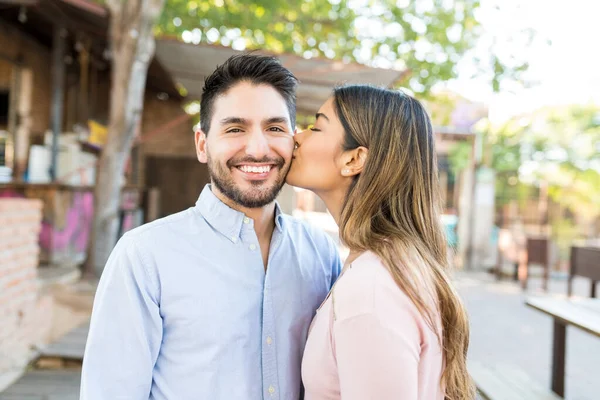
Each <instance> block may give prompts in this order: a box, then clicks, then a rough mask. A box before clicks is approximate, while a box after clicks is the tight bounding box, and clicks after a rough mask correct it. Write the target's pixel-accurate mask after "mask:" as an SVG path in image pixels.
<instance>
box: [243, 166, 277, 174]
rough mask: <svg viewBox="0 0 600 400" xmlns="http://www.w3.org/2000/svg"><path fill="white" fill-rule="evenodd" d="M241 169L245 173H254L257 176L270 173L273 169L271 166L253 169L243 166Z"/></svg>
mask: <svg viewBox="0 0 600 400" xmlns="http://www.w3.org/2000/svg"><path fill="white" fill-rule="evenodd" d="M240 169H241V170H242V171H244V172H253V173H255V174H264V173H265V172H269V171H270V170H271V167H270V166H269V165H267V166H264V167H251V166H249V165H242V166H241V167H240Z"/></svg>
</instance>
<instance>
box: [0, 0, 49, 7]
mask: <svg viewBox="0 0 600 400" xmlns="http://www.w3.org/2000/svg"><path fill="white" fill-rule="evenodd" d="M39 2H40V0H0V4H9V5H15V6H35V5H37V4H38V3H39Z"/></svg>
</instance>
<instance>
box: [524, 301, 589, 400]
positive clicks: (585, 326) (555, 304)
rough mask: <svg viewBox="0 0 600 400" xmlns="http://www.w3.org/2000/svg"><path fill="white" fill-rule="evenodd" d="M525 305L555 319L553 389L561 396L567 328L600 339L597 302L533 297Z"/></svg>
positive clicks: (562, 394) (563, 385) (563, 392)
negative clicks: (569, 327) (576, 329)
mask: <svg viewBox="0 0 600 400" xmlns="http://www.w3.org/2000/svg"><path fill="white" fill-rule="evenodd" d="M525 304H527V305H528V306H529V307H531V308H534V309H536V310H538V311H541V312H543V313H544V314H547V315H549V316H551V317H552V318H553V319H554V335H553V343H552V390H553V391H554V392H555V393H556V394H558V395H560V396H563V397H564V395H565V350H566V342H567V326H568V325H570V326H574V327H576V328H579V329H581V330H583V331H585V332H588V333H590V334H592V335H594V336H596V337H599V338H600V299H583V298H564V297H550V296H535V297H534V296H532V297H528V298H527V300H526V301H525Z"/></svg>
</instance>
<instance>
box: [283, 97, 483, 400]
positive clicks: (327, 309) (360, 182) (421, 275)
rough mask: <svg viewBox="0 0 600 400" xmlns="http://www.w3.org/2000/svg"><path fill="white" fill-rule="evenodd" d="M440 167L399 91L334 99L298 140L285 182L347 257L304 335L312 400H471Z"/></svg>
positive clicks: (424, 128) (428, 132)
mask: <svg viewBox="0 0 600 400" xmlns="http://www.w3.org/2000/svg"><path fill="white" fill-rule="evenodd" d="M436 162H437V161H436V156H435V148H434V136H433V132H432V128H431V122H430V120H429V117H428V115H427V113H426V111H425V109H424V108H423V106H422V105H421V104H420V103H419V102H418V101H417V100H415V99H413V98H412V97H410V96H408V95H406V94H403V93H401V92H398V91H391V90H386V89H378V88H374V87H369V86H346V87H341V88H338V89H336V90H335V91H334V94H333V97H332V98H330V99H329V100H328V101H327V102H326V103H325V104H324V105H323V106H322V107H321V109H320V110H319V113H317V119H316V122H315V124H314V127H312V128H311V129H310V130H309V131H305V132H302V133H300V134H298V135H297V136H296V148H295V150H294V159H293V162H292V167H291V169H290V173H289V175H288V178H287V182H288V183H289V184H291V185H294V186H298V187H302V188H306V189H309V190H311V191H313V192H314V193H316V194H317V195H318V196H319V197H320V198H321V199H322V200H323V201H324V202H325V204H326V206H327V208H328V209H329V211H330V212H331V214H332V215H333V217H334V219H335V220H336V222H337V224H338V225H339V228H340V238H341V240H342V241H343V243H344V244H345V245H346V246H348V248H349V249H350V255H349V257H348V260H347V261H346V265H345V266H344V270H343V272H342V275H341V276H340V278H339V279H338V281H337V283H336V284H335V286H334V287H333V289H332V290H331V293H330V295H329V296H328V298H327V299H326V300H325V301H324V302H323V304H322V305H321V307H320V308H319V310H318V311H317V315H316V316H315V318H314V320H313V323H312V325H311V328H310V331H309V336H308V341H307V344H306V348H305V351H304V358H303V362H302V377H303V381H304V386H305V393H306V399H307V400H313V399H314V400H324V399H342V400H354V399H356V400H366V399H377V400H386V399H399V400H416V399H419V400H443V399H449V400H470V399H473V398H474V397H475V394H474V387H473V385H472V383H471V379H470V378H469V375H468V373H467V367H466V354H467V347H468V342H469V327H468V321H467V316H466V313H465V310H464V307H463V305H462V303H461V301H460V299H459V297H458V295H457V294H456V292H455V290H454V289H453V287H452V285H451V283H450V281H449V279H448V276H447V272H446V271H447V269H448V266H447V257H446V243H445V239H444V235H443V231H442V227H441V223H440V212H439V207H440V196H439V187H438V180H437V167H436Z"/></svg>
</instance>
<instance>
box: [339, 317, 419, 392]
mask: <svg viewBox="0 0 600 400" xmlns="http://www.w3.org/2000/svg"><path fill="white" fill-rule="evenodd" d="M393 318H394V320H395V322H396V323H398V326H399V327H402V328H401V329H397V328H392V327H388V326H384V325H383V324H382V323H381V322H380V321H379V319H378V317H377V316H376V315H374V314H372V313H368V314H362V315H358V316H353V317H350V318H348V319H345V320H342V321H339V322H335V323H334V328H333V334H334V342H335V356H336V360H337V366H338V374H339V380H340V393H341V399H342V400H364V399H381V400H387V399H402V400H416V399H417V398H418V369H419V357H420V348H421V345H420V337H419V332H418V327H417V325H416V322H415V321H414V319H413V317H412V316H410V313H409V312H408V311H407V312H406V314H405V315H394V316H393Z"/></svg>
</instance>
